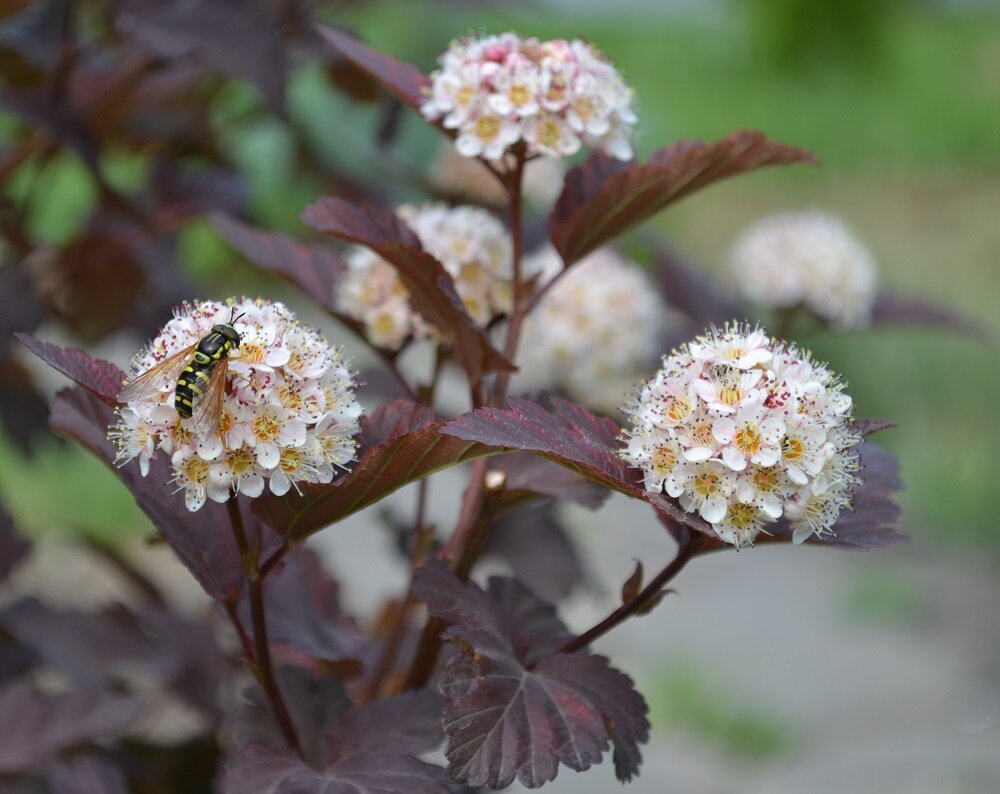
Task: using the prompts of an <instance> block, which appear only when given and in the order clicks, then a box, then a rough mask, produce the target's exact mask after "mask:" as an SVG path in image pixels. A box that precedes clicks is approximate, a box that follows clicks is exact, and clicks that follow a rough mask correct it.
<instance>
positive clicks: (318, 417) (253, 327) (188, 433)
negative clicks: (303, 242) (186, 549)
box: [108, 299, 361, 510]
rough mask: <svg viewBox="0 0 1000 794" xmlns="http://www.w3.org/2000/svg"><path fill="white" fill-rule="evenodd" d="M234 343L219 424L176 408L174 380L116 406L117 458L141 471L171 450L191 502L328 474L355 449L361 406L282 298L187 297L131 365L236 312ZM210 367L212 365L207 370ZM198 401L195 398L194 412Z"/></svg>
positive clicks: (330, 352) (333, 360) (341, 371)
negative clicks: (200, 421)
mask: <svg viewBox="0 0 1000 794" xmlns="http://www.w3.org/2000/svg"><path fill="white" fill-rule="evenodd" d="M234 314H236V315H242V316H241V317H240V318H239V320H238V321H237V322H236V324H235V326H234V327H235V329H236V331H237V333H239V335H240V341H241V344H240V347H239V348H238V349H236V350H233V351H232V352H231V353H230V356H229V359H228V361H226V362H224V363H219V364H215V365H214V367H219V366H227V367H228V370H227V374H226V382H225V384H224V386H225V392H224V393H223V396H222V407H221V411H220V413H219V416H218V422H217V424H215V426H214V428H212V429H210V430H209V431H207V432H206V431H204V429H203V428H201V427H199V426H197V423H196V419H195V418H193V417H192V418H186V419H182V418H181V417H180V416H179V415H178V413H177V411H176V409H175V408H174V387H175V385H176V384H175V383H165V384H163V386H162V388H160V390H159V391H158V392H156V393H155V394H154V396H153V397H152V398H151V399H148V400H143V401H133V402H130V403H129V404H127V405H124V406H122V407H121V408H120V409H119V411H118V414H119V419H118V422H117V424H116V425H114V426H113V427H112V428H110V429H109V431H108V437H109V438H110V439H111V440H113V441H114V442H115V444H116V445H117V448H118V454H117V460H118V461H119V463H120V464H124V463H126V462H128V461H129V460H132V459H138V461H139V470H140V472H141V474H142V475H143V476H146V474H147V473H148V472H149V460H150V459H151V458H152V457H153V456H155V454H156V453H157V451H160V450H162V452H163V453H165V454H167V455H169V456H170V465H171V469H172V471H173V482H174V484H175V485H176V486H177V488H178V490H180V491H183V493H184V502H185V505H186V506H187V508H188V509H189V510H198V509H199V508H201V506H202V505H204V504H205V502H206V500H207V499H211V500H213V501H216V502H225V501H226V500H227V499H229V498H230V497H231V496H232V494H233V493H242V494H245V495H246V496H250V497H257V496H260V495H261V494H262V493H263V492H264V487H265V484H268V483H269V484H270V486H271V491H272V492H274V493H278V492H281V493H284V492H287V490H288V489H289V487H294V485H295V483H296V482H300V481H306V482H329V480H330V479H332V477H333V473H334V468H333V467H334V466H337V467H340V468H346V467H347V466H348V464H349V463H350V461H351V460H352V458H353V456H354V450H355V447H356V443H355V442H354V440H353V436H354V435H355V434H356V433H357V432H358V422H357V419H358V416H359V415H360V413H361V408H360V406H359V405H358V403H357V400H356V399H355V396H354V389H355V385H354V381H353V377H352V375H351V373H350V371H349V370H348V369H347V368H346V367H345V366H344V364H343V362H342V361H341V358H340V352H339V350H338V349H337V348H334V347H331V346H330V345H329V344H328V343H327V342H326V341H325V340H324V339H323V338H322V337H321V336H319V334H317V333H316V332H315V331H313V330H312V329H309V328H306V327H305V326H302V325H300V324H299V323H298V320H296V318H295V316H294V315H293V314H292V313H291V312H290V311H289V310H288V309H287V308H285V306H283V305H282V304H280V303H270V302H267V301H262V300H256V301H253V300H246V299H244V300H242V301H231V302H230V303H227V304H222V303H218V302H215V301H198V302H195V303H193V304H184V305H183V306H182V307H180V309H178V311H177V313H176V316H175V317H174V318H173V319H172V320H170V321H169V322H168V323H167V324H166V326H165V327H164V328H163V330H162V331H161V332H160V334H159V335H158V336H157V337H156V339H154V340H153V342H152V343H151V344H150V346H149V347H148V348H147V349H146V350H145V351H144V352H143V353H140V354H139V355H138V356H137V357H136V359H135V361H134V362H133V366H132V373H131V374H132V377H133V378H134V377H136V376H138V375H140V374H142V373H144V372H146V371H147V370H149V369H150V368H151V367H153V366H155V365H156V364H159V363H160V362H162V361H164V360H165V359H166V358H167V357H169V356H171V355H173V354H175V353H179V352H181V351H183V350H184V349H185V348H188V347H189V346H191V345H194V344H197V343H198V342H199V341H200V340H201V339H202V338H204V337H205V336H207V335H208V334H209V332H210V331H211V329H212V326H213V325H216V324H219V323H224V324H228V323H229V321H230V318H231V317H232V316H233V315H234ZM214 371H215V370H213V372H214ZM198 405H199V404H198V403H197V402H196V403H195V408H196V410H197V407H198Z"/></svg>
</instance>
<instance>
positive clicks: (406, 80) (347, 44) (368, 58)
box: [316, 25, 430, 112]
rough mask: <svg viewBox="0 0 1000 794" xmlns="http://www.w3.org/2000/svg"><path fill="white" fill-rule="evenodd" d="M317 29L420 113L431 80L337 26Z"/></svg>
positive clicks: (357, 64) (407, 64) (365, 70)
mask: <svg viewBox="0 0 1000 794" xmlns="http://www.w3.org/2000/svg"><path fill="white" fill-rule="evenodd" d="M316 29H317V30H318V31H319V34H320V35H321V36H322V37H323V38H324V39H325V40H326V41H327V43H329V44H330V45H331V46H332V47H333V48H334V49H335V50H337V52H339V53H340V54H341V55H343V56H344V57H345V58H347V59H348V60H349V61H350V62H351V63H353V64H354V65H355V66H357V67H358V68H359V69H361V70H362V71H364V72H367V73H368V74H370V75H371V76H372V77H374V78H375V79H376V80H377V81H378V82H379V83H381V84H382V86H384V87H385V89H386V90H387V91H389V93H391V94H392V95H393V96H395V97H396V98H397V99H399V100H400V101H401V102H402V103H403V104H404V105H407V106H409V107H411V108H413V109H414V110H416V111H418V112H419V110H420V105H421V104H423V101H424V92H425V90H426V89H427V88H428V87H429V86H430V79H429V78H428V77H427V75H425V74H424V73H423V72H422V71H420V70H419V69H418V68H417V67H416V66H413V65H412V64H409V63H406V62H405V61H400V60H397V59H395V58H393V57H391V56H389V55H386V54H385V53H384V52H379V51H378V50H375V49H372V48H371V47H368V46H367V45H365V44H362V43H361V42H360V41H358V40H357V39H356V38H354V37H353V36H350V35H348V34H347V33H344V32H343V31H341V30H337V29H336V28H331V27H327V26H326V25H318V26H317V28H316Z"/></svg>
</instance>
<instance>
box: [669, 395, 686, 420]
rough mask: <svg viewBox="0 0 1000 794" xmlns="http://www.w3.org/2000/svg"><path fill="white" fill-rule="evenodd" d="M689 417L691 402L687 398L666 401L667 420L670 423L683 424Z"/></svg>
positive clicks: (670, 398)
mask: <svg viewBox="0 0 1000 794" xmlns="http://www.w3.org/2000/svg"><path fill="white" fill-rule="evenodd" d="M690 415H691V401H690V400H688V398H687V397H669V398H668V399H667V418H668V419H669V420H670V421H671V422H683V421H684V420H685V419H687V418H688V416H690Z"/></svg>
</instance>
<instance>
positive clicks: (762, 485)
mask: <svg viewBox="0 0 1000 794" xmlns="http://www.w3.org/2000/svg"><path fill="white" fill-rule="evenodd" d="M753 483H754V485H756V486H757V490H758V491H763V492H764V493H771V492H772V491H774V490H775V489H776V488H777V487H778V472H777V470H775V469H757V471H755V472H754V475H753Z"/></svg>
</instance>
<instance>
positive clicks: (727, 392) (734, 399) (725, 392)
mask: <svg viewBox="0 0 1000 794" xmlns="http://www.w3.org/2000/svg"><path fill="white" fill-rule="evenodd" d="M742 400H743V391H742V390H741V389H740V387H739V385H738V384H736V383H728V384H726V385H725V386H723V387H722V388H721V389H719V402H720V403H722V404H723V405H730V406H732V405H739V404H740V402H741V401H742Z"/></svg>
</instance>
